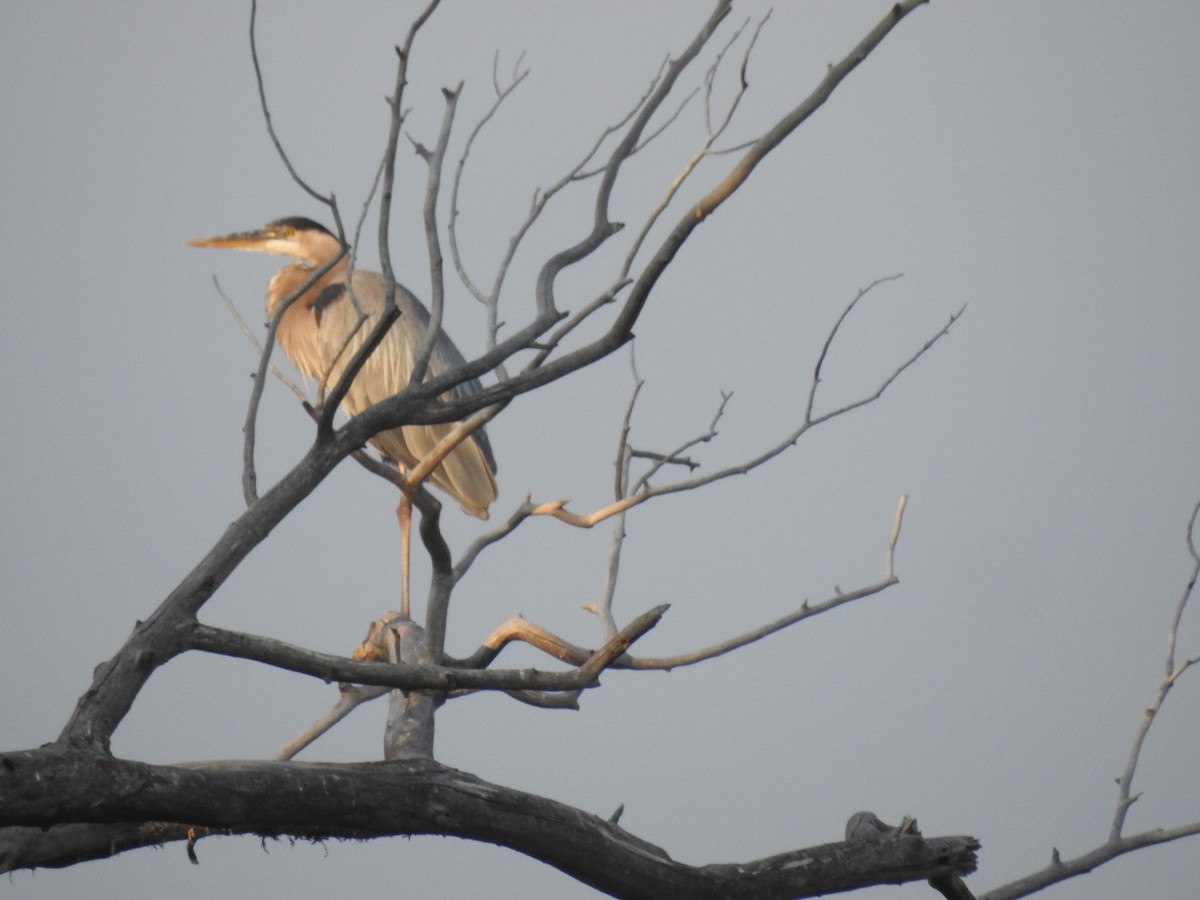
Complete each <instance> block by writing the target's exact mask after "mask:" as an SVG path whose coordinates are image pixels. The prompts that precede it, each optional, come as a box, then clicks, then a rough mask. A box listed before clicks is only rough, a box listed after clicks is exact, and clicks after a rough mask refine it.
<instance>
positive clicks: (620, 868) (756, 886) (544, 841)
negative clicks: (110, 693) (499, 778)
mask: <svg viewBox="0 0 1200 900" xmlns="http://www.w3.org/2000/svg"><path fill="white" fill-rule="evenodd" d="M59 823H71V824H59ZM136 823H141V824H136ZM171 823H190V824H191V825H192V826H194V827H195V830H196V831H195V834H197V835H198V836H201V837H202V836H204V835H206V834H211V833H214V832H231V833H247V832H253V833H257V834H260V835H266V836H278V835H290V836H297V837H302V838H310V839H322V838H371V837H381V836H386V835H407V834H438V835H446V836H454V837H460V838H467V839H471V840H479V841H487V842H489V843H495V844H500V845H502V846H506V847H510V848H512V849H513V850H517V851H519V852H521V853H525V854H527V855H529V856H531V857H534V858H535V859H539V860H541V861H543V862H545V863H547V864H549V865H552V866H554V867H555V868H557V869H560V870H561V871H563V872H565V873H566V874H568V875H570V876H571V877H572V878H576V879H578V880H579V881H582V882H584V883H586V884H589V885H591V886H592V887H594V888H596V889H597V890H600V891H603V892H605V893H607V894H610V895H612V896H615V897H627V898H657V900H663V898H673V897H689V898H705V897H712V898H718V897H720V898H753V900H776V898H778V900H783V898H795V897H812V896H817V895H819V894H828V893H834V892H837V891H846V890H852V889H854V888H860V887H866V886H869V885H875V884H885V883H900V882H906V881H915V880H924V879H929V878H936V877H938V876H940V875H945V874H949V873H953V874H958V875H964V874H967V873H969V872H971V871H973V870H974V868H975V850H976V849H977V848H978V846H979V845H978V842H977V841H976V840H975V839H974V838H971V837H965V836H958V837H942V838H921V837H918V836H913V835H899V836H896V837H888V838H882V839H880V840H873V841H855V842H837V843H831V844H823V845H821V846H818V847H810V848H808V849H803V850H794V851H791V852H788V853H782V854H779V855H777V856H771V857H767V858H765V859H760V860H755V861H752V862H748V863H742V864H731V863H722V864H712V865H706V866H690V865H686V864H684V863H680V862H676V861H675V860H672V859H671V858H670V857H669V856H668V855H667V853H666V852H665V851H663V850H661V849H659V848H657V847H655V846H654V845H652V844H650V843H648V842H646V841H644V840H641V839H639V838H637V837H634V836H633V835H631V834H629V833H628V832H626V831H625V830H624V829H623V828H621V827H620V826H618V825H617V824H615V823H614V822H611V821H608V820H605V819H602V818H600V817H598V816H594V815H591V814H590V813H585V812H583V811H581V810H577V809H574V808H572V807H569V806H566V805H564V804H562V803H558V802H556V801H553V800H548V799H545V798H542V797H537V796H534V795H531V794H526V793H523V792H521V791H516V790H512V789H509V788H505V787H501V786H498V785H494V784H489V783H487V782H485V781H483V780H481V779H479V778H476V777H475V776H473V775H470V774H468V773H465V772H460V771H458V770H456V769H451V768H448V767H446V766H443V765H441V764H439V763H436V762H433V761H432V760H410V761H397V762H379V763H354V764H331V763H296V762H289V763H283V762H239V761H229V762H212V763H187V764H182V765H176V766H155V765H148V764H145V763H139V762H132V761H128V760H122V759H116V758H114V757H111V756H107V755H105V754H103V753H98V752H95V751H93V750H89V749H86V748H71V747H64V746H61V745H47V746H46V747H43V748H40V749H38V750H28V751H20V752H16V753H8V754H3V755H0V872H2V871H11V870H13V869H18V868H29V867H35V866H61V865H69V864H71V863H74V862H78V861H81V860H84V859H95V858H99V857H104V856H110V855H113V854H114V853H117V852H120V851H121V850H123V849H128V848H130V847H134V846H142V845H146V844H153V843H160V842H163V841H168V840H179V839H181V838H184V837H186V836H187V834H188V827H187V826H184V825H174V824H171Z"/></svg>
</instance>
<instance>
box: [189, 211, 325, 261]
mask: <svg viewBox="0 0 1200 900" xmlns="http://www.w3.org/2000/svg"><path fill="white" fill-rule="evenodd" d="M188 246H189V247H217V248H221V249H228V250H245V251H248V252H250V253H278V254H280V255H282V256H290V257H292V258H293V259H298V260H300V261H301V262H305V263H308V264H309V265H312V266H319V265H321V264H322V263H325V262H327V261H328V260H329V259H332V258H333V257H334V256H336V255H337V254H338V253H339V252H340V251H341V249H342V245H341V242H340V241H338V239H337V237H335V236H334V235H333V234H332V233H331V232H330V231H329V229H328V228H326V227H325V226H324V225H321V224H320V223H318V222H314V221H313V220H312V219H306V218H304V217H303V216H289V217H288V218H286V219H276V220H275V221H274V222H268V223H267V224H266V225H264V226H263V227H262V228H259V229H257V230H256V231H240V232H237V233H236V234H223V235H219V236H217V237H211V238H197V239H196V240H194V241H188Z"/></svg>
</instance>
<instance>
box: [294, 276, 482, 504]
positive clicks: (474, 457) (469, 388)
mask: <svg viewBox="0 0 1200 900" xmlns="http://www.w3.org/2000/svg"><path fill="white" fill-rule="evenodd" d="M353 283H354V299H355V300H356V301H357V304H358V308H359V309H361V310H362V313H363V314H365V317H366V318H365V319H363V320H362V321H361V323H360V321H359V318H360V317H359V312H358V309H356V308H355V303H354V302H353V301H352V300H351V297H350V294H349V292H343V293H342V295H341V296H340V297H338V298H337V299H336V300H333V301H331V302H328V303H327V304H326V305H325V306H324V307H323V308H321V309H320V310H319V314H320V327H319V329H318V331H319V346H320V355H321V357H322V358H323V359H324V360H327V361H333V363H332V365H331V366H330V365H329V364H328V363H327V364H326V367H327V368H328V369H329V378H328V380H327V381H326V384H327V385H328V384H334V383H336V382H337V380H338V378H340V377H341V374H342V372H344V371H345V368H346V365H347V364H348V363H349V361H350V360H351V359H353V357H354V354H355V352H357V350H358V349H359V348H360V347H361V346H362V345H363V342H364V341H365V340H366V338H367V336H368V335H369V334H370V333H371V329H372V327H373V326H374V324H375V322H376V321H378V318H379V315H380V313H381V312H382V310H383V305H384V281H383V277H382V276H380V275H378V274H376V273H374V272H355V273H354V282H353ZM396 304H397V306H398V307H399V308H400V318H399V319H398V320H397V321H396V323H395V324H394V325H393V326H392V328H391V329H390V330H389V331H388V333H387V335H386V336H385V337H384V338H383V340H382V341H381V342H380V343H379V346H378V347H377V348H376V349H375V352H374V353H372V354H371V357H370V358H369V359H368V360H367V361H366V363H364V365H363V367H362V370H361V371H360V372H359V374H358V377H356V378H355V379H354V383H353V384H352V385H351V386H350V389H349V390H348V391H347V392H346V397H345V399H344V400H343V401H342V408H343V409H344V410H345V411H346V413H347V414H349V415H356V414H357V413H360V412H362V411H363V410H365V409H368V408H370V407H371V406H374V405H375V404H376V403H379V402H381V401H383V400H386V399H388V398H389V397H393V396H395V395H396V394H398V393H400V392H401V391H403V390H404V388H405V387H407V386H408V376H409V373H410V372H411V371H412V367H413V362H414V360H415V359H416V354H417V349H418V348H419V346H420V342H421V338H422V336H423V335H424V334H425V331H426V328H427V327H428V324H429V313H428V311H427V310H426V309H425V307H424V306H422V305H421V302H420V301H419V300H418V299H417V298H416V297H414V296H413V295H412V294H411V293H409V292H408V291H407V290H406V289H404V288H403V287H401V286H399V285H397V288H396ZM314 314H316V312H314ZM464 363H465V360H464V359H463V356H462V354H461V353H460V352H459V350H458V348H457V347H455V346H454V343H453V342H452V341H451V340H450V338H448V337H447V336H446V334H445V332H442V333H441V334H439V335H438V340H437V341H436V343H435V344H434V348H433V355H432V356H431V357H430V363H429V374H430V375H431V376H436V375H440V374H442V373H444V372H447V371H450V370H451V369H454V368H456V367H458V366H461V365H463V364H464ZM480 390H482V385H481V384H480V382H479V381H478V380H477V379H471V380H470V381H468V382H464V383H463V384H460V385H457V386H456V387H454V388H452V389H451V390H450V391H447V392H446V394H444V395H443V398H444V399H446V400H453V399H457V398H461V397H465V396H470V395H471V394H474V393H477V392H478V391H480ZM453 427H454V426H453V425H452V424H438V425H405V426H403V427H402V428H397V429H393V430H391V431H387V432H384V433H382V434H380V435H378V436H376V438H375V440H374V441H373V443H374V444H375V445H376V446H377V447H379V449H380V450H381V451H382V452H383V453H384V454H386V455H387V456H389V457H391V458H392V459H395V460H396V461H397V462H400V463H403V464H404V465H405V466H408V467H411V466H413V465H415V464H416V463H417V462H418V461H419V460H420V459H421V458H422V457H424V456H425V455H426V454H427V453H429V452H430V451H431V450H432V449H433V447H434V446H435V445H436V444H437V443H438V441H440V440H441V439H442V438H443V437H444V436H445V435H446V433H447V432H448V431H449V430H450V429H451V428H453ZM495 470H496V462H495V458H494V457H493V455H492V448H491V445H490V443H489V442H488V439H487V435H486V434H484V432H483V430H482V429H480V430H478V431H476V432H475V433H474V434H473V435H472V436H471V438H470V439H468V440H466V441H464V442H463V443H461V444H459V445H458V447H456V448H455V449H454V450H453V451H452V452H451V453H450V454H449V455H448V456H447V457H446V458H445V460H443V462H442V464H441V465H440V466H438V467H437V468H436V469H434V470H433V472H432V473H431V474H430V480H431V481H432V482H433V483H434V484H436V485H437V486H438V487H440V488H441V489H442V490H444V491H446V492H447V493H448V494H450V496H452V497H453V498H454V499H455V500H457V501H458V502H459V503H460V504H461V505H462V507H463V509H465V510H466V511H467V512H469V513H471V514H472V515H476V516H479V517H480V518H486V517H487V508H488V506H489V505H490V504H491V503H492V501H493V500H495V499H496V493H497V491H496V481H495V478H494V477H493V473H494V472H495Z"/></svg>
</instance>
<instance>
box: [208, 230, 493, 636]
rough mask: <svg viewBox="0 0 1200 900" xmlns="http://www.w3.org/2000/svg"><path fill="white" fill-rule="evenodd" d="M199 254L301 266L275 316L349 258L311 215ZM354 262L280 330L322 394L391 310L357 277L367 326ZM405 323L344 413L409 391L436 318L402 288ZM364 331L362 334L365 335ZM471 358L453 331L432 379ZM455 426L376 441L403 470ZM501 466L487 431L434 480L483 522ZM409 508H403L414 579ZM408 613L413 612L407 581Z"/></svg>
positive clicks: (356, 385)
mask: <svg viewBox="0 0 1200 900" xmlns="http://www.w3.org/2000/svg"><path fill="white" fill-rule="evenodd" d="M188 243H189V244H190V245H191V246H193V247H220V248H228V249H232V250H246V251H250V252H255V253H278V254H281V255H283V256H290V257H292V258H293V259H296V260H298V262H295V263H292V264H291V265H289V266H285V267H284V268H282V269H280V270H279V271H278V272H276V273H275V275H274V277H272V278H271V283H270V284H269V285H268V286H267V316H268V317H270V318H274V316H275V314H276V312H277V311H278V309H279V305H280V303H282V302H283V301H284V300H285V299H286V298H288V297H290V296H291V295H292V294H294V293H295V292H296V291H298V290H299V289H300V287H301V285H303V284H304V282H305V281H307V280H308V279H309V278H310V277H311V276H312V274H313V271H314V270H315V269H318V268H320V267H321V266H323V265H325V264H326V263H327V262H329V261H330V260H332V259H333V258H334V257H336V256H337V255H338V254H339V253H340V252H341V251H342V245H341V243H340V242H339V240H338V239H337V238H336V237H335V236H334V235H333V234H331V233H330V232H329V230H328V229H326V228H325V227H324V226H322V225H320V224H318V223H317V222H314V221H312V220H311V219H305V218H302V217H291V218H286V219H277V220H276V221H274V222H271V223H269V224H267V225H265V226H263V227H262V228H260V229H258V230H256V231H245V232H240V233H237V234H227V235H221V236H219V237H212V238H202V239H199V240H194V241H189V242H188ZM348 264H349V257H348V256H344V257H343V258H342V259H341V260H340V261H338V263H337V264H335V265H334V266H333V267H332V268H331V269H330V270H329V271H328V272H326V273H325V274H324V275H322V276H321V278H320V279H318V280H317V281H316V282H315V283H314V284H313V285H312V286H311V287H310V288H309V289H308V290H306V291H305V292H304V293H303V294H302V295H301V296H300V297H298V298H297V299H296V300H295V301H294V302H293V303H292V304H291V306H289V307H288V308H287V310H286V311H285V312H284V313H283V317H282V318H281V319H280V320H279V327H278V331H277V332H276V334H277V336H278V339H279V344H280V346H282V347H283V351H284V353H286V354H287V355H288V358H289V359H291V361H292V362H293V363H295V365H296V368H298V369H299V370H300V371H301V372H303V373H304V374H305V375H307V376H309V377H310V378H314V379H316V380H317V381H318V383H319V384H321V385H322V386H332V385H335V384H337V382H338V380H339V379H340V378H341V375H342V372H343V371H345V368H346V366H347V365H348V364H349V362H350V360H351V359H353V357H354V354H355V352H356V351H357V350H358V348H359V347H361V346H362V343H363V341H364V340H365V339H366V337H367V335H368V334H370V332H371V329H372V327H373V326H374V324H375V322H376V321H378V318H379V315H380V314H381V313H382V311H383V307H384V299H385V291H386V286H385V282H384V278H383V276H382V275H380V274H378V273H376V272H363V271H360V270H358V269H356V270H355V271H354V276H353V289H354V290H353V293H354V298H355V300H357V302H358V306H359V308H360V309H361V310H362V311H363V313H365V314H366V317H367V318H366V321H365V322H362V323H361V324H359V316H358V311H357V310H356V309H355V307H354V301H353V300H352V299H351V297H350V291H349V290H347V284H346V282H347V278H346V273H347V270H348ZM396 306H397V307H398V308H399V310H400V318H399V319H397V320H396V322H395V324H394V325H392V327H391V329H390V330H389V331H388V333H387V335H386V336H385V337H384V338H383V340H382V341H381V342H380V344H379V345H378V346H377V347H376V348H375V351H374V353H372V354H371V356H370V358H369V359H368V360H367V361H366V362H365V363H364V364H363V367H362V368H361V369H360V370H359V372H358V375H357V376H356V377H355V379H354V382H353V384H351V385H350V389H349V390H348V391H346V395H345V398H344V399H343V400H342V409H343V410H345V411H346V413H347V414H348V415H351V416H353V415H355V414H357V413H360V412H362V411H363V410H365V409H367V408H368V407H370V406H373V405H374V404H376V403H379V402H380V401H381V400H386V399H387V398H388V397H392V396H394V395H395V394H398V393H400V392H401V391H402V390H404V388H405V387H406V386H407V385H408V379H409V375H410V373H411V372H412V367H413V363H414V362H415V359H416V355H417V349H418V347H419V346H420V344H421V339H422V338H423V337H424V336H425V333H426V330H427V328H428V327H429V312H428V311H427V310H426V309H425V307H424V306H422V305H421V301H420V300H418V299H417V298H416V297H414V296H413V295H412V294H411V293H410V292H409V291H408V290H406V289H405V288H403V287H401V286H400V285H396ZM356 326H357V330H356ZM464 362H465V360H464V359H463V355H462V354H461V353H460V352H459V350H458V348H457V347H455V346H454V342H453V341H451V340H450V338H448V337H447V336H446V334H445V332H439V333H438V336H437V340H436V341H435V342H434V346H433V355H432V356H431V357H430V360H429V369H428V374H429V376H430V377H435V376H437V375H441V374H442V373H444V372H448V371H450V370H451V369H454V368H457V367H459V366H461V365H463V364H464ZM481 389H482V386H481V385H480V383H479V381H478V380H477V379H471V380H470V381H466V382H463V383H462V384H460V385H458V386H457V387H455V388H452V389H451V390H450V391H448V392H447V393H446V394H444V395H443V399H446V400H454V399H460V398H462V397H464V396H470V395H471V394H474V393H476V392H478V391H480V390H481ZM453 427H454V425H453V424H452V423H451V424H441V425H405V426H402V427H400V428H393V429H391V430H390V431H385V432H383V433H381V434H378V435H376V436H375V437H374V438H373V439H372V441H371V442H372V443H373V444H374V445H375V446H376V447H377V448H378V449H379V451H380V452H381V453H382V454H383V455H384V456H385V457H387V458H389V459H391V460H393V461H394V462H396V463H397V464H398V465H399V466H401V467H402V468H411V467H413V466H415V465H416V464H417V463H418V462H419V461H420V460H421V459H422V458H423V457H424V456H425V455H426V454H428V453H429V452H430V451H431V450H432V449H433V448H434V446H435V445H436V444H437V443H438V441H440V440H441V439H442V438H443V437H445V436H446V434H447V433H448V432H449V431H450V430H451V429H452V428H453ZM495 471H496V460H495V457H494V456H493V455H492V447H491V444H489V443H488V439H487V435H486V434H485V433H484V431H483V429H482V428H479V429H477V430H476V431H475V432H474V433H473V434H472V435H471V436H470V437H469V438H468V439H467V440H464V441H463V442H462V443H460V444H459V445H458V446H457V447H455V448H454V449H453V450H452V451H450V453H449V454H448V455H447V456H446V457H445V459H443V460H442V462H441V463H440V464H439V465H438V466H437V467H436V468H435V469H433V471H432V472H430V474H429V481H431V482H433V483H434V484H435V485H437V486H438V487H439V488H441V489H442V490H443V491H445V492H446V493H447V494H449V495H450V496H451V497H453V498H454V499H455V500H457V501H458V503H459V504H460V505H461V506H462V508H463V509H464V510H465V511H466V512H468V513H470V514H471V515H473V516H478V517H479V518H481V519H486V518H487V517H488V506H490V505H491V503H492V501H494V500H495V499H496V479H495V477H494V473H495ZM406 513H407V504H406V503H402V504H401V525H402V529H403V530H404V531H405V532H406V533H405V540H404V547H405V565H404V569H405V572H407V544H408V542H407V525H408V522H407V518H406ZM405 595H406V596H405V603H404V606H405V607H406V608H405V610H404V612H405V614H407V612H408V610H407V606H408V604H407V577H406V578H405Z"/></svg>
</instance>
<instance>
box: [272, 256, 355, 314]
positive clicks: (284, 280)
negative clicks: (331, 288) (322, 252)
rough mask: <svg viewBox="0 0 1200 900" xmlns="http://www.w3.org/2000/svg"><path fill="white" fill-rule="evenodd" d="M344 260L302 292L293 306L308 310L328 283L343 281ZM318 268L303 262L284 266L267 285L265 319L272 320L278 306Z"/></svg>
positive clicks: (344, 274)
mask: <svg viewBox="0 0 1200 900" xmlns="http://www.w3.org/2000/svg"><path fill="white" fill-rule="evenodd" d="M346 264H347V261H346V260H345V259H342V260H340V261H339V262H338V263H337V265H335V266H334V267H333V268H331V269H330V270H329V271H328V272H326V273H325V274H324V275H322V276H321V277H320V278H319V279H317V280H316V281H315V282H314V283H313V284H312V285H310V286H309V288H308V289H307V290H305V291H304V293H303V295H301V296H300V297H299V298H297V300H296V301H295V304H294V306H298V307H302V308H308V307H311V306H312V305H313V303H315V302H316V299H317V297H319V296H320V295H321V291H323V290H324V289H325V288H326V287H327V286H328V285H329V284H330V283H332V282H334V281H339V280H345V277H346ZM317 268H319V267H317V266H312V265H309V264H308V263H304V262H296V263H292V264H291V265H290V266H284V267H283V268H282V269H280V270H279V271H278V272H276V273H275V274H274V275H273V276H272V277H271V283H270V284H268V285H267V318H268V319H273V318H274V317H275V313H276V312H277V311H278V310H279V305H280V304H281V303H282V302H283V301H284V300H286V299H287V298H288V297H290V296H292V295H293V294H295V293H296V292H297V291H299V290H300V289H301V288H302V287H303V286H304V283H305V282H306V281H308V280H309V279H310V278H312V276H313V272H314V271H316V269H317Z"/></svg>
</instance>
